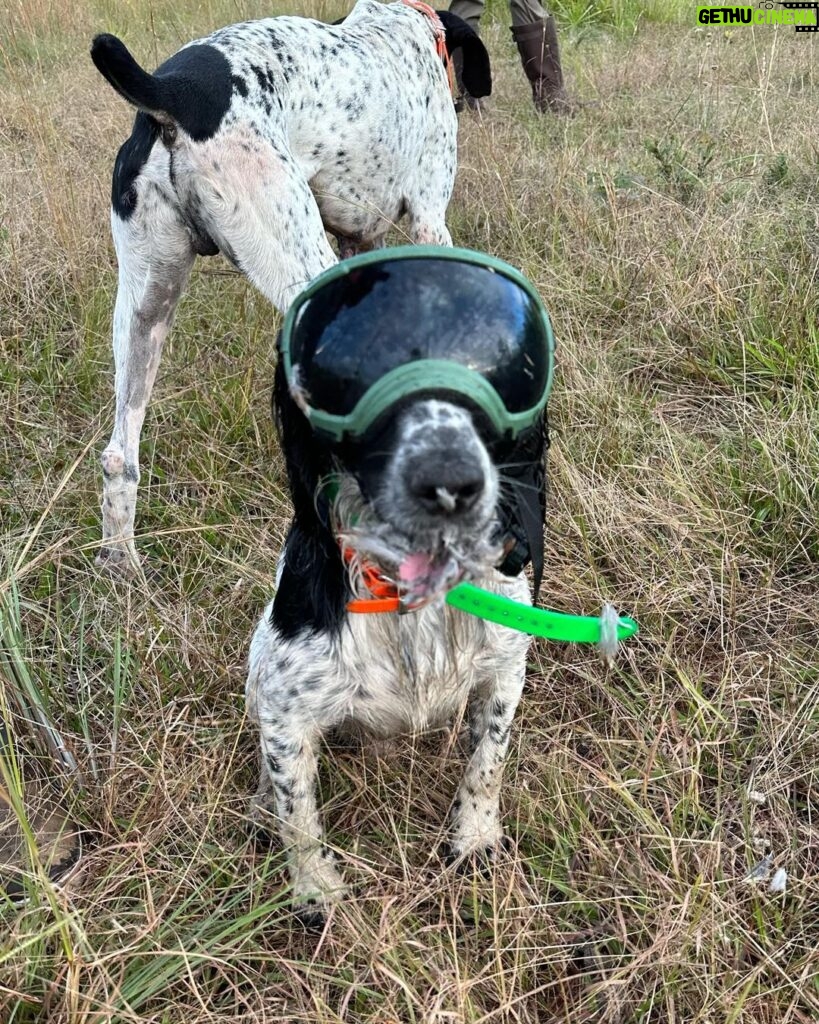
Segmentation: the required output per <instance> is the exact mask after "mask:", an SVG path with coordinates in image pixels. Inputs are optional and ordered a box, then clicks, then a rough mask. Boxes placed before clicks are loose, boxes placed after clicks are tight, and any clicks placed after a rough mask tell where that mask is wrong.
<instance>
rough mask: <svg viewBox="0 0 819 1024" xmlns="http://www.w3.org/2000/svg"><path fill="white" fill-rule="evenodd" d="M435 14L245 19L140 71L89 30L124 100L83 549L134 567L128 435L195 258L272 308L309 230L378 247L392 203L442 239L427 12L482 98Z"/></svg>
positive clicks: (290, 287) (435, 57)
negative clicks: (104, 419) (113, 276)
mask: <svg viewBox="0 0 819 1024" xmlns="http://www.w3.org/2000/svg"><path fill="white" fill-rule="evenodd" d="M422 6H423V5H422ZM429 15H432V17H430V16H429ZM438 18H440V19H441V20H440V21H437V19H435V17H434V12H432V11H431V10H428V13H424V11H421V10H418V9H416V7H414V6H412V5H411V4H410V3H408V2H401V3H392V4H381V3H377V2H376V0H359V2H358V3H357V4H356V6H355V7H354V9H353V10H352V11H351V13H350V14H349V15H348V16H347V18H346V19H345V20H344V22H343V24H339V25H326V24H323V23H321V22H318V21H312V20H309V19H307V18H297V17H280V18H270V19H265V20H262V21H253V22H245V23H242V24H237V25H232V26H229V27H227V28H223V29H220V30H219V31H217V32H214V33H213V34H212V35H210V36H208V37H207V38H205V39H200V40H198V41H196V42H193V43H190V44H188V45H187V46H185V47H183V48H182V49H181V50H180V51H179V52H178V53H176V54H175V55H174V56H172V57H171V58H170V59H169V60H167V61H165V63H164V64H162V65H161V66H160V67H159V68H158V69H157V70H156V72H155V73H154V74H148V73H147V72H146V71H144V70H143V69H142V68H141V67H140V66H139V65H138V64H137V63H136V61H135V60H134V58H133V57H132V56H131V54H130V53H129V52H128V50H127V49H126V48H125V46H124V45H123V44H122V43H121V42H120V41H119V40H118V39H116V38H115V37H114V36H110V35H100V36H97V37H96V39H95V40H94V43H93V46H92V50H91V56H92V59H93V60H94V63H95V64H96V66H97V68H98V69H99V70H100V72H101V73H102V74H103V75H104V77H105V78H106V79H107V81H108V82H109V83H110V84H111V85H112V86H113V87H114V89H116V91H117V92H118V93H119V94H120V95H121V96H122V97H124V99H126V100H127V101H128V102H129V103H131V104H133V105H134V106H135V107H137V108H138V109H139V113H138V114H137V116H136V120H135V122H134V128H133V132H132V134H131V137H130V138H129V139H128V140H127V141H126V142H125V144H124V145H123V146H122V148H121V149H120V151H119V154H118V156H117V159H116V164H115V167H114V176H113V185H112V194H111V204H112V210H111V224H112V230H113V236H114V243H115V247H116V251H117V259H118V262H119V287H118V291H117V300H116V309H115V312H114V360H115V367H116V385H115V390H116V412H115V420H114V428H113V433H112V436H111V440H110V442H109V444H108V446H107V448H106V449H105V451H104V453H103V455H102V469H103V477H104V481H103V503H102V513H103V547H102V548H101V551H100V556H99V558H98V561H100V562H102V561H107V562H109V563H111V564H127V563H131V564H134V565H136V564H138V560H137V555H136V549H135V547H134V540H133V531H134V513H135V505H136V496H137V485H138V482H139V439H140V433H141V431H142V425H143V422H144V419H145V412H146V408H147V405H148V402H149V400H150V395H151V390H152V388H153V385H154V381H155V378H156V373H157V369H158V367H159V360H160V356H161V352H162V346H163V344H164V341H165V338H166V336H167V334H168V330H169V328H170V326H171V322H172V319H173V315H174V311H175V308H176V305H177V303H178V301H179V298H180V296H181V295H182V292H183V290H184V288H185V285H186V283H187V280H188V275H189V273H190V269H191V266H192V264H193V261H194V258H195V256H196V255H213V254H215V253H217V252H222V253H223V254H224V255H225V256H226V257H227V258H228V259H229V260H230V261H231V262H232V263H233V264H234V265H235V266H236V267H238V268H239V269H240V270H241V271H242V272H243V273H245V274H246V275H247V276H248V278H249V279H250V280H251V281H252V282H253V283H254V284H255V285H256V286H257V287H258V288H259V289H260V291H261V292H262V293H263V294H264V295H265V296H266V297H267V298H268V299H269V300H270V302H272V303H273V305H274V306H276V307H277V308H278V309H280V310H284V309H286V308H287V306H288V304H289V303H290V301H291V300H292V298H293V297H294V296H295V295H296V293H297V292H299V291H300V290H301V288H302V287H303V286H304V285H305V284H306V283H307V282H308V281H310V280H311V279H312V278H314V277H315V276H316V275H317V274H318V273H319V272H320V271H322V270H324V269H325V268H326V267H328V266H330V265H331V264H333V263H335V262H336V256H335V254H334V252H333V250H332V248H331V247H330V244H329V242H328V240H327V237H326V234H325V230H326V231H328V232H330V233H332V234H334V235H335V236H336V238H337V239H338V241H339V248H340V251H341V254H342V256H346V255H350V254H352V253H353V252H355V251H356V250H362V251H363V250H366V249H371V248H375V247H378V246H381V245H382V244H383V242H384V237H385V235H386V233H387V231H388V230H389V229H390V228H391V227H392V226H393V225H394V224H395V223H396V222H397V221H398V220H400V218H401V217H402V216H404V215H406V216H407V218H408V229H407V233H408V236H409V239H410V240H411V241H413V242H427V243H436V244H443V245H448V244H450V236H449V232H448V231H447V227H446V221H445V216H446V209H447V205H448V203H449V199H450V196H451V194H452V187H453V182H454V177H455V166H456V156H457V150H456V126H457V120H456V115H455V109H454V104H453V99H452V95H451V93H450V85H449V81H448V76H447V71H446V69H445V66H444V62H443V61H442V59H441V56H440V55H439V51H438V41H439V37H440V34H441V22H442V23H443V28H444V29H445V32H446V42H447V45H448V46H449V47H450V48H452V47H461V49H462V50H463V54H464V67H463V77H464V83H465V85H466V87H467V88H468V90H469V92H470V94H471V95H473V96H483V95H487V94H488V93H489V92H490V91H491V76H490V70H489V58H488V55H487V53H486V50H485V48H484V47H483V44H482V43H481V42H480V40H479V39H478V37H477V35H476V33H475V32H474V31H473V30H472V29H471V28H469V27H468V26H467V25H466V23H465V22H463V21H461V19H459V18H457V17H455V16H454V15H451V14H449V13H448V12H442V13H440V14H439V15H438Z"/></svg>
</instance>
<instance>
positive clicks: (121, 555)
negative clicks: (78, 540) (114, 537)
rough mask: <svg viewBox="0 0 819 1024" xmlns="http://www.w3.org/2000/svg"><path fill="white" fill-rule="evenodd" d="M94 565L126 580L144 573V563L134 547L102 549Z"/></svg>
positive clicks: (123, 546) (124, 546)
mask: <svg viewBox="0 0 819 1024" xmlns="http://www.w3.org/2000/svg"><path fill="white" fill-rule="evenodd" d="M94 565H96V566H97V568H98V569H104V570H105V571H106V572H108V573H111V574H112V575H115V576H117V577H120V578H124V579H133V578H135V577H137V576H139V575H140V574H141V572H142V563H141V562H140V560H139V555H138V554H137V553H136V548H135V547H133V545H130V546H127V545H122V546H119V545H117V546H114V547H101V548H100V549H99V552H98V553H97V557H96V558H95V559H94Z"/></svg>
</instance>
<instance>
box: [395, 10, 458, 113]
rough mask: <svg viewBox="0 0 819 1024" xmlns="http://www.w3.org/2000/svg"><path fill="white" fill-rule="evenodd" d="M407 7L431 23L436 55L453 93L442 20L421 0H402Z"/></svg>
mask: <svg viewBox="0 0 819 1024" xmlns="http://www.w3.org/2000/svg"><path fill="white" fill-rule="evenodd" d="M402 2H403V3H405V4H406V5H407V7H412V8H413V9H414V10H416V11H418V12H419V13H420V14H423V15H425V16H426V17H427V18H428V19H429V21H430V24H431V25H432V31H433V33H434V35H435V49H436V50H437V51H438V56H439V57H440V58H441V61H442V63H443V65H444V67H445V68H446V76H447V78H448V79H449V91H450V92H451V93H452V95H453V96H454V95H455V72H454V70H453V68H452V60H451V59H450V56H449V51H448V50H447V48H446V29H445V28H444V25H443V22H442V21H441V19H440V18H439V17H438V14H437V12H436V11H435V10H434V9H433V8H432V7H430V6H429V4H425V3H424V2H423V0H402Z"/></svg>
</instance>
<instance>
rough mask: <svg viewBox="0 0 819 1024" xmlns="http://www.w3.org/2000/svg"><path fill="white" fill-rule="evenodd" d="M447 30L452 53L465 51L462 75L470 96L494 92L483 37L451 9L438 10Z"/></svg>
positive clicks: (447, 45)
mask: <svg viewBox="0 0 819 1024" xmlns="http://www.w3.org/2000/svg"><path fill="white" fill-rule="evenodd" d="M435 13H436V14H437V15H438V17H439V18H440V19H441V23H442V24H443V26H444V28H445V30H446V48H447V50H449V52H450V53H452V51H453V50H456V49H459V48H460V50H461V52H462V53H463V70H462V71H461V77H462V79H463V84H464V88H465V89H466V91H467V92H468V93H469V95H470V96H474V97H475V99H476V100H477V99H480V98H481V97H482V96H489V95H491V93H492V68H491V66H490V63H489V53H488V52H487V49H486V47H485V46H484V45H483V43H482V42H481V37H480V36H479V35H478V33H477V32H476V31H475V29H474V28H472V26H471V25H468V24H467V23H466V22H465V21H464V20H463V18H459V17H458V15H457V14H452V13H450V12H449V11H436V12H435Z"/></svg>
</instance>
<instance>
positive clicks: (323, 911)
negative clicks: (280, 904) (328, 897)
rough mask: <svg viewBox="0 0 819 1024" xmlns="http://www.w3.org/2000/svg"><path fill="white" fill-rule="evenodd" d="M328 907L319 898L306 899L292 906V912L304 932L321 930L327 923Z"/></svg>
mask: <svg viewBox="0 0 819 1024" xmlns="http://www.w3.org/2000/svg"><path fill="white" fill-rule="evenodd" d="M328 909H329V908H328V907H327V905H326V904H324V903H321V902H320V901H319V900H306V901H305V902H304V903H299V904H297V905H296V906H295V907H294V908H293V912H294V913H295V915H296V917H297V918H298V921H299V923H300V924H301V926H302V928H304V930H305V931H306V932H323V931H324V928H325V925H326V924H327V912H328Z"/></svg>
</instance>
